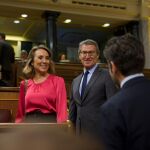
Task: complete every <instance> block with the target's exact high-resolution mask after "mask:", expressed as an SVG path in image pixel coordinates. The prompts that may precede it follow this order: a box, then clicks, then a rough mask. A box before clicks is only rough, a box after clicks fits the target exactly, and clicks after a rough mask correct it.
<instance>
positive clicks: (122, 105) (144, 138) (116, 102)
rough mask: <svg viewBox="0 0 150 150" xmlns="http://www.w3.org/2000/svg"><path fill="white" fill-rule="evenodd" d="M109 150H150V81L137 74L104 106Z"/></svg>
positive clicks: (103, 125) (103, 126) (104, 133)
mask: <svg viewBox="0 0 150 150" xmlns="http://www.w3.org/2000/svg"><path fill="white" fill-rule="evenodd" d="M100 117H101V125H100V127H101V138H102V141H103V142H104V144H105V145H106V149H107V150H150V81H149V80H148V79H146V78H145V77H136V78H133V79H131V80H129V81H127V82H126V83H125V84H124V85H123V87H122V89H121V90H120V92H118V93H117V94H116V95H115V96H113V97H112V98H110V99H109V100H108V101H107V102H106V103H105V104H104V105H102V106H101V113H100Z"/></svg>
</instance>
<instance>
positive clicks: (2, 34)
mask: <svg viewBox="0 0 150 150" xmlns="http://www.w3.org/2000/svg"><path fill="white" fill-rule="evenodd" d="M0 36H1V38H2V39H4V40H5V37H6V35H5V33H1V32H0Z"/></svg>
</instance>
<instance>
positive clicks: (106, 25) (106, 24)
mask: <svg viewBox="0 0 150 150" xmlns="http://www.w3.org/2000/svg"><path fill="white" fill-rule="evenodd" d="M109 26H110V24H109V23H105V24H103V25H102V27H104V28H106V27H109Z"/></svg>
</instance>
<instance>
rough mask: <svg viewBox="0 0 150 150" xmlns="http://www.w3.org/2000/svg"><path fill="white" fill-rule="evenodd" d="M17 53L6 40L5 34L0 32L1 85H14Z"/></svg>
mask: <svg viewBox="0 0 150 150" xmlns="http://www.w3.org/2000/svg"><path fill="white" fill-rule="evenodd" d="M14 61H15V53H14V49H13V47H12V46H11V45H10V44H8V43H7V42H6V41H5V34H4V33H0V65H1V80H0V85H1V86H13V81H14V79H13V78H14V72H13V67H14Z"/></svg>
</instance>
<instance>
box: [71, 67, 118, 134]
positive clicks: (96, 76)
mask: <svg viewBox="0 0 150 150" xmlns="http://www.w3.org/2000/svg"><path fill="white" fill-rule="evenodd" d="M82 75H83V74H80V75H79V76H78V77H76V78H75V79H74V80H73V83H72V89H71V98H70V108H69V119H70V120H71V121H72V122H73V123H74V125H75V126H76V131H77V133H82V134H83V133H91V134H93V135H96V136H97V133H98V132H97V130H99V118H98V116H99V113H100V106H101V105H102V104H103V103H104V102H105V101H106V100H107V99H108V98H109V97H111V96H112V95H114V94H115V93H116V91H117V89H116V87H115V85H114V83H113V81H112V80H111V77H110V75H109V73H108V71H107V70H104V69H102V68H100V67H99V66H98V67H97V68H96V69H95V71H94V72H93V75H92V77H91V79H90V81H89V82H88V85H87V87H86V89H85V92H84V95H83V97H82V99H81V97H80V93H79V86H80V82H81V78H82Z"/></svg>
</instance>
